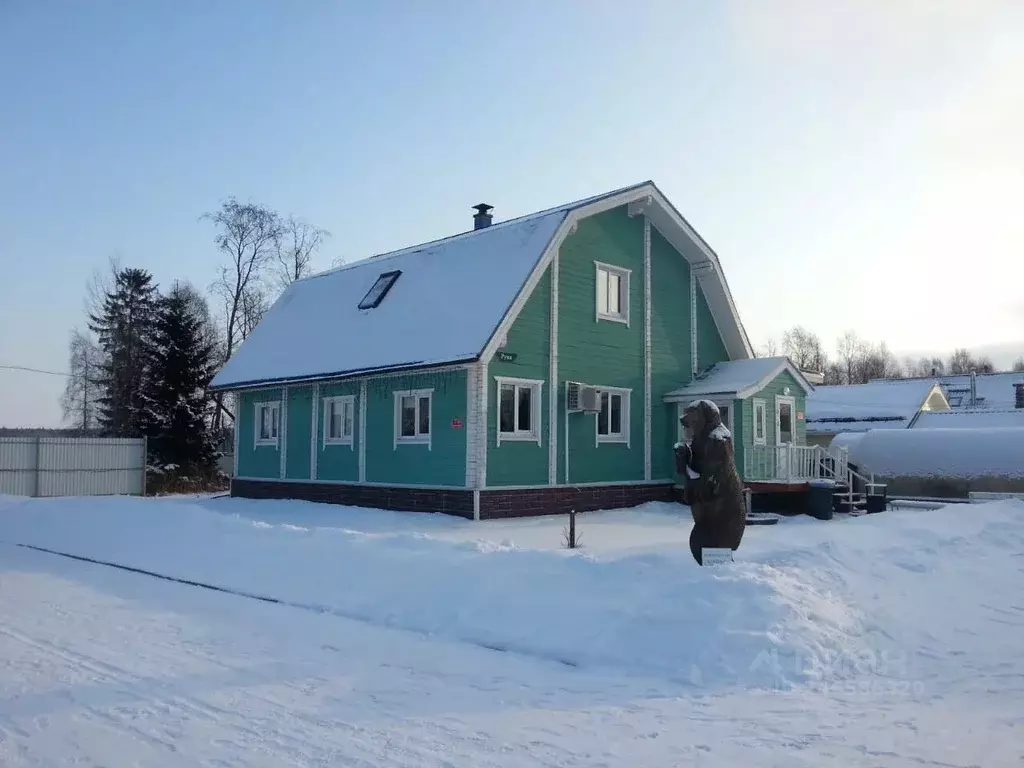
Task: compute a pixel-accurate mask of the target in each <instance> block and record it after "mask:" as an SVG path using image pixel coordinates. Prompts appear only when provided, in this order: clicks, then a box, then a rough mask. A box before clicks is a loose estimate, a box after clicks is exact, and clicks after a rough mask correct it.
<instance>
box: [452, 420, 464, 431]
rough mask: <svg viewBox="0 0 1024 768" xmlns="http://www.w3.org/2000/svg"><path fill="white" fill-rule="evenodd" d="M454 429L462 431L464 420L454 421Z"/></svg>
mask: <svg viewBox="0 0 1024 768" xmlns="http://www.w3.org/2000/svg"><path fill="white" fill-rule="evenodd" d="M452 429H462V419H460V418H454V419H452Z"/></svg>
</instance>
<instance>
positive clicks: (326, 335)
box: [213, 182, 809, 518]
mask: <svg viewBox="0 0 1024 768" xmlns="http://www.w3.org/2000/svg"><path fill="white" fill-rule="evenodd" d="M476 207H477V209H478V213H477V214H476V216H474V220H475V221H474V229H473V230H472V231H469V232H466V233H463V234H459V235H456V236H453V237H449V238H446V239H443V240H438V241H435V242H431V243H427V244H424V245H419V246H415V247H413V248H408V249H404V250H401V251H395V252H393V253H389V254H384V255H381V256H376V257H372V258H369V259H366V260H363V261H359V262H356V263H354V264H351V265H348V266H344V267H341V268H338V269H335V270H331V271H329V272H325V273H323V274H320V275H315V276H313V277H310V278H307V279H304V280H300V281H298V282H296V283H294V284H293V285H291V286H290V287H289V288H288V289H287V290H286V291H285V292H284V294H283V295H282V296H281V298H280V299H278V301H277V302H276V303H275V304H274V306H273V307H272V308H271V310H270V311H269V312H268V313H267V315H266V317H265V318H264V319H263V321H262V322H261V323H260V324H259V325H258V326H257V328H256V329H255V330H254V331H253V332H252V334H250V336H249V337H248V338H247V339H246V340H245V342H244V343H243V344H242V345H241V347H240V349H239V350H238V351H237V352H236V354H235V355H234V356H233V357H232V358H231V360H229V361H228V363H227V364H226V365H225V366H224V368H223V369H222V370H221V371H220V372H219V373H218V374H217V376H216V377H215V379H214V381H213V388H214V389H216V390H219V391H224V392H227V391H231V392H234V393H235V395H236V397H235V403H236V406H235V413H236V415H237V421H238V424H237V429H236V430H235V435H236V439H235V442H236V446H235V472H234V477H233V479H232V484H231V489H232V494H234V495H238V496H249V497H288V498H303V499H312V500H319V501H331V502H339V503H345V504H355V505H362V506H368V507H383V508H391V509H410V510H430V511H444V512H449V513H452V514H458V515H464V516H467V517H478V518H488V517H502V516H509V515H520V514H540V513H547V512H562V511H567V510H568V509H570V508H574V509H577V510H580V511H582V510H586V509H597V508H608V507H622V506H629V505H632V504H636V503H640V502H643V501H646V500H655V499H668V498H670V497H671V495H672V492H673V490H672V489H673V485H674V482H675V477H674V457H673V451H672V447H673V444H674V443H675V442H676V440H677V429H678V410H677V409H678V403H677V398H678V396H681V395H679V391H680V389H681V388H682V387H684V386H685V385H687V384H688V383H690V382H691V380H693V379H694V377H695V376H696V375H697V373H698V372H699V371H704V370H707V369H709V368H711V367H712V366H715V364H716V363H722V362H724V361H733V360H736V361H739V360H743V361H746V360H748V359H749V358H751V357H752V352H751V347H750V343H749V341H748V339H747V335H746V333H745V331H744V329H743V326H742V324H741V322H740V319H739V316H738V314H737V311H736V307H735V305H734V303H733V299H732V296H731V294H730V292H729V287H728V285H727V284H726V281H725V277H724V275H723V273H722V268H721V265H720V263H719V260H718V257H717V256H716V255H715V253H714V252H713V251H712V250H711V248H710V247H709V246H708V245H707V243H705V242H704V241H703V240H702V239H701V238H700V236H699V235H698V234H697V233H696V232H695V231H694V230H693V228H692V227H691V226H690V225H689V223H688V222H687V221H686V220H685V219H684V218H683V217H682V216H681V215H680V214H679V213H678V211H676V209H675V208H674V207H673V206H672V205H671V203H669V202H668V200H666V199H665V197H664V196H663V195H662V193H661V192H660V190H658V188H657V187H656V186H655V185H654V184H653V183H652V182H645V183H642V184H638V185H636V186H633V187H629V188H626V189H622V190H617V191H614V192H609V193H607V194H603V195H600V196H597V197H593V198H589V199H586V200H582V201H579V202H576V203H571V204H568V205H564V206H561V207H558V208H554V209H550V210H546V211H542V212H540V213H536V214H533V215H530V216H525V217H522V218H518V219H513V220H510V221H506V222H501V223H491V216H490V213H489V210H490V206H485V205H480V206H476ZM755 362H756V363H757V365H756V366H752V368H751V370H750V371H746V372H745V373H744V374H743V375H742V376H739V375H737V377H736V379H735V380H736V381H737V382H739V381H740V379H742V380H743V382H744V383H743V386H742V387H740V386H739V385H737V387H735V388H733V389H730V390H729V391H728V392H724V393H721V394H724V395H726V396H727V402H726V405H729V404H731V405H733V407H734V408H735V409H736V410H735V411H732V412H731V413H730V414H729V420H730V423H732V424H733V428H734V429H735V430H736V431H737V433H738V435H739V436H740V437H741V438H742V439H743V440H747V441H751V442H752V441H753V440H754V438H753V437H751V435H752V434H753V428H754V424H755V419H760V418H762V417H755V413H758V411H756V410H755V409H756V408H757V407H759V406H758V404H757V402H756V401H758V400H763V401H764V415H763V420H764V424H763V426H764V430H763V434H762V437H763V439H764V440H765V441H770V440H772V439H773V438H774V439H776V440H777V439H779V438H778V437H776V436H775V434H776V433H775V432H773V430H778V429H783V428H784V426H785V424H786V423H787V422H786V420H787V419H788V420H789V421H788V424H789V434H790V439H792V440H794V441H802V438H803V430H802V427H801V424H802V422H801V420H800V414H801V412H802V410H803V398H804V397H805V393H806V391H807V390H808V389H809V385H808V384H807V382H806V380H805V379H803V377H802V376H801V375H800V373H799V371H796V370H795V369H792V366H791V365H789V364H788V362H787V361H782V360H779V359H775V360H773V361H771V363H770V365H769V362H768V361H763V362H762V361H751V363H755ZM762 365H763V366H764V367H760V366H762ZM755 369H756V370H755ZM716 370H718V371H722V370H725V371H728V370H729V369H728V368H723V369H717V368H716V369H713V370H712V372H711V373H710V374H709V375H708V376H706V377H704V378H703V379H702V380H703V381H707V380H711V379H713V378H714V377H715V376H717V375H718V374H716V373H715V371H716ZM735 370H737V371H739V370H741V368H740V367H737V368H736V369H735ZM758 372H760V373H758ZM728 378H729V380H730V381H731V380H732V377H731V374H730V376H729V377H728ZM780 387H781V388H782V389H781V392H780V391H779V388H780ZM786 387H789V388H790V394H788V395H787V394H785V389H786ZM673 393H676V395H673ZM787 397H788V398H790V400H787V399H786V398H787ZM780 408H781V409H782V410H781V411H780ZM787 408H788V414H789V415H788V416H787V415H786V413H787V410H786V409H787ZM733 414H737V415H738V418H734V416H733ZM780 414H781V415H780ZM757 423H760V422H757ZM737 442H738V440H737ZM741 451H742V448H741Z"/></svg>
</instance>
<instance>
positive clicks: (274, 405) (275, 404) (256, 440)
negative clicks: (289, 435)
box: [252, 400, 281, 447]
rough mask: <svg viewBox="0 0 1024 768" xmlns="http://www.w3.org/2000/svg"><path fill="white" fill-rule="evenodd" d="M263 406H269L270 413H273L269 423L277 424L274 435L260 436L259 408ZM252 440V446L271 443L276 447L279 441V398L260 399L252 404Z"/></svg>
mask: <svg viewBox="0 0 1024 768" xmlns="http://www.w3.org/2000/svg"><path fill="white" fill-rule="evenodd" d="M263 408H269V409H270V412H271V414H273V417H272V421H271V423H272V424H276V425H277V429H276V432H277V434H276V435H274V437H270V438H260V410H262V409H263ZM252 442H253V446H254V447H256V446H261V445H273V446H275V447H276V446H277V445H278V444H279V443H280V442H281V401H280V400H261V401H260V402H258V403H254V404H253V422H252Z"/></svg>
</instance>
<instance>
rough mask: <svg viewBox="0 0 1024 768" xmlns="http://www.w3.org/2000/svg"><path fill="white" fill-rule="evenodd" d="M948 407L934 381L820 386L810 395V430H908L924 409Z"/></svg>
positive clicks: (808, 413)
mask: <svg viewBox="0 0 1024 768" xmlns="http://www.w3.org/2000/svg"><path fill="white" fill-rule="evenodd" d="M948 407H949V406H948V404H946V402H945V398H944V397H943V396H942V391H941V389H939V387H938V384H937V383H936V382H935V381H933V380H931V379H903V380H892V381H889V380H886V381H872V382H869V383H867V384H848V385H834V386H824V387H817V388H816V389H815V390H814V392H813V393H812V394H810V395H808V396H807V431H808V432H809V433H811V434H822V433H825V434H829V433H833V432H865V431H867V430H869V429H907V428H909V427H910V426H911V425H912V424H913V423H914V420H915V419H916V418H917V416H918V414H919V413H920V412H921V411H922V409H925V408H929V409H936V410H945V409H947V408H948Z"/></svg>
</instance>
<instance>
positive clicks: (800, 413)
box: [796, 411, 804, 421]
mask: <svg viewBox="0 0 1024 768" xmlns="http://www.w3.org/2000/svg"><path fill="white" fill-rule="evenodd" d="M796 420H797V421H803V420H804V412H803V411H797V412H796Z"/></svg>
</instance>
